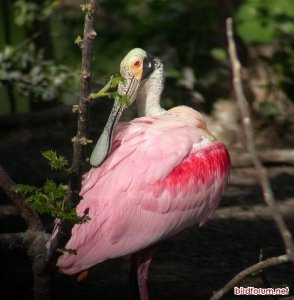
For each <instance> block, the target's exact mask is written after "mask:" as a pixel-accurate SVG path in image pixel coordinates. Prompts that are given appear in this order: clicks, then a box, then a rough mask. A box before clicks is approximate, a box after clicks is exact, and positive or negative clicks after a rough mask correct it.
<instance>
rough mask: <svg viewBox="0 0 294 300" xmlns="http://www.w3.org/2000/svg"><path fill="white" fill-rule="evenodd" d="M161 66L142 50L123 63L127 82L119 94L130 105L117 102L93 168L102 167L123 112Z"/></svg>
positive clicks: (95, 150)
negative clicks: (125, 98)
mask: <svg viewBox="0 0 294 300" xmlns="http://www.w3.org/2000/svg"><path fill="white" fill-rule="evenodd" d="M159 64H160V65H161V63H160V61H159V59H157V58H154V57H152V56H150V55H149V54H148V53H147V52H146V51H144V50H143V49H140V48H135V49H133V50H131V51H130V52H129V53H128V54H127V55H126V56H125V57H124V58H123V60H122V61H121V64H120V73H121V75H122V76H123V77H124V78H125V80H124V81H121V82H120V83H119V86H118V93H119V94H121V95H123V96H128V104H122V103H120V101H119V100H118V99H116V100H115V102H114V105H113V108H112V111H111V113H110V116H109V118H108V121H107V123H106V125H105V127H104V130H103V132H102V134H101V136H100V138H99V139H98V141H97V144H96V146H95V148H94V150H93V152H92V155H91V158H90V163H91V165H92V166H93V167H97V166H99V165H101V164H102V162H103V161H104V160H105V158H106V157H107V155H108V154H109V152H110V149H111V145H112V136H113V131H114V128H115V126H116V124H117V122H118V121H119V119H120V117H121V114H122V112H123V111H124V109H125V108H126V107H128V106H130V105H131V104H132V103H133V102H134V101H135V100H136V97H137V94H138V91H139V90H140V86H142V83H143V81H145V79H149V78H150V75H151V74H153V73H154V71H155V70H156V68H158V67H159ZM161 66H162V65H161Z"/></svg>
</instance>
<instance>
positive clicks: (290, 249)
mask: <svg viewBox="0 0 294 300" xmlns="http://www.w3.org/2000/svg"><path fill="white" fill-rule="evenodd" d="M226 30H227V38H228V49H229V56H230V61H231V66H232V72H233V86H234V90H235V94H236V98H237V103H238V106H239V110H240V114H241V119H242V125H243V130H244V133H245V139H246V145H247V148H248V151H249V153H250V156H251V159H252V162H253V165H254V167H255V169H256V172H257V176H258V179H259V184H260V186H261V189H262V194H263V198H264V201H265V202H266V204H267V205H268V206H269V208H270V210H271V213H272V216H273V218H274V220H275V222H276V224H277V227H278V229H279V231H280V234H281V236H282V238H283V240H284V243H285V246H286V253H287V254H289V257H290V259H291V261H292V262H294V245H293V241H292V235H291V232H290V231H289V230H288V228H287V226H286V223H285V221H284V219H283V217H282V215H281V213H280V211H279V209H278V206H277V203H276V201H275V198H274V194H273V191H272V188H271V185H270V182H269V179H268V176H267V173H266V169H265V168H264V167H263V165H262V164H261V162H260V159H259V157H258V153H257V151H256V146H255V142H254V140H255V139H254V133H253V127H252V122H251V118H250V113H249V105H248V102H247V99H246V98H245V95H244V91H243V86H242V82H241V64H240V61H239V59H238V57H237V51H236V46H235V41H234V38H233V26H232V19H231V18H228V19H227V20H226Z"/></svg>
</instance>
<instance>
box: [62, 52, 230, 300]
mask: <svg viewBox="0 0 294 300" xmlns="http://www.w3.org/2000/svg"><path fill="white" fill-rule="evenodd" d="M120 70H121V74H122V75H123V76H124V77H125V78H126V81H125V82H124V83H121V84H120V86H119V91H120V92H121V93H122V94H127V95H129V96H130V99H131V102H132V101H134V100H135V99H136V102H137V105H138V112H139V116H140V118H137V119H134V120H132V121H130V122H126V123H119V124H118V125H117V127H116V129H115V130H114V134H113V138H112V132H113V129H114V127H115V126H114V125H113V124H116V122H117V120H118V119H119V116H120V114H121V112H122V110H123V109H124V107H121V106H120V105H119V103H118V102H116V103H115V105H114V114H111V117H110V118H109V121H108V123H107V126H106V128H105V130H104V132H103V134H102V136H101V138H100V141H98V143H97V145H96V148H95V150H94V152H93V154H92V157H91V162H92V164H95V165H100V166H98V167H93V168H92V169H91V170H90V171H89V172H88V173H87V174H86V175H85V178H84V181H83V186H82V190H81V193H80V194H81V196H82V197H83V199H82V201H81V202H80V203H79V205H78V206H77V214H78V215H85V214H87V215H88V216H89V217H90V221H88V222H87V223H84V224H76V225H75V226H74V228H73V230H72V236H71V239H70V240H69V242H68V243H67V245H66V248H70V249H76V255H74V254H71V253H64V254H63V255H62V256H60V257H59V260H58V263H57V266H58V267H59V269H60V270H61V271H62V272H64V273H66V274H75V273H78V272H82V271H84V270H88V269H89V268H91V267H92V266H94V265H96V264H98V263H100V262H102V261H105V260H107V259H110V258H115V257H120V256H124V255H128V254H133V253H136V252H137V251H138V250H140V249H145V248H148V247H150V246H152V245H154V244H156V243H157V242H158V241H160V240H162V239H164V238H167V237H169V236H172V235H174V234H176V233H178V232H180V231H182V230H183V229H185V228H187V227H190V226H193V225H196V224H199V225H202V224H204V223H205V222H206V221H207V220H208V219H209V218H210V217H211V216H212V214H213V213H214V211H215V209H216V207H217V206H218V204H219V201H220V199H221V196H222V194H223V190H224V187H225V185H226V183H227V179H228V176H229V172H230V157H229V154H228V151H227V149H226V147H225V145H224V144H223V143H221V142H218V141H216V140H215V138H214V137H213V135H212V134H211V133H210V132H209V131H208V129H207V127H206V124H205V121H204V119H203V117H202V116H201V114H200V113H199V112H197V111H195V110H193V109H192V108H189V107H186V106H179V107H174V108H172V109H170V110H168V111H166V110H164V109H163V108H162V107H161V106H160V96H161V92H162V89H163V85H164V72H163V65H162V63H161V62H160V60H159V59H158V58H153V57H151V56H150V55H148V54H147V53H146V52H145V51H144V50H142V49H138V48H136V49H133V50H132V51H130V52H129V53H128V54H127V55H126V57H125V58H124V59H123V60H122V62H121V69H120ZM101 140H102V142H101ZM105 143H106V146H105V148H103V147H104V146H103V145H104V144H105ZM101 153H102V154H101ZM107 155H108V156H107ZM106 156H107V157H106ZM105 157H106V159H105ZM149 249H150V248H149ZM151 256H152V251H151V250H149V251H147V252H146V254H145V256H144V258H143V261H142V263H141V265H140V266H139V268H138V277H139V278H138V281H139V290H140V295H141V299H144V300H146V299H148V291H147V283H146V281H147V275H148V268H149V265H150V262H151Z"/></svg>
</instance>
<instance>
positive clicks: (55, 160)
mask: <svg viewBox="0 0 294 300" xmlns="http://www.w3.org/2000/svg"><path fill="white" fill-rule="evenodd" d="M42 155H43V156H44V157H45V158H47V159H48V160H49V165H50V167H51V169H52V170H66V168H67V166H68V161H67V159H66V158H65V157H64V156H62V155H57V153H56V151H53V150H47V151H44V152H42Z"/></svg>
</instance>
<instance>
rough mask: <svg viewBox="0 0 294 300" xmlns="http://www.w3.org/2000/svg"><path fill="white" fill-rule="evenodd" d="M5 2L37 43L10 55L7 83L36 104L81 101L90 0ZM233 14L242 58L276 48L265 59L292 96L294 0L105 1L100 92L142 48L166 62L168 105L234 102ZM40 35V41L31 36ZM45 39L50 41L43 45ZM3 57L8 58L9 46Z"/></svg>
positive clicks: (99, 24) (99, 22) (98, 59)
mask: <svg viewBox="0 0 294 300" xmlns="http://www.w3.org/2000/svg"><path fill="white" fill-rule="evenodd" d="M3 1H4V2H6V3H8V6H9V8H10V14H9V16H10V22H9V23H6V24H4V27H5V26H9V27H10V31H11V32H16V29H15V28H16V27H17V30H18V31H19V32H20V33H19V36H24V39H25V40H27V39H29V40H30V39H31V42H32V43H33V44H34V47H35V48H34V49H33V50H32V49H30V47H32V46H28V45H27V46H26V49H24V48H23V50H22V51H19V53H18V54H17V55H18V57H17V58H13V57H12V56H9V58H8V61H7V60H6V62H5V65H6V67H5V70H6V71H5V73H2V76H1V79H0V80H1V82H2V83H3V82H4V81H5V80H6V81H7V80H9V81H10V80H12V82H13V87H14V94H15V93H16V91H18V93H20V95H21V96H26V95H27V92H28V91H29V93H32V94H33V98H35V101H40V100H41V101H42V100H46V99H47V100H48V99H52V98H54V97H55V98H57V99H58V100H59V102H64V101H66V102H69V101H68V99H69V98H70V102H71V104H73V103H76V102H77V96H74V95H75V94H77V91H78V89H79V85H78V77H79V69H80V60H81V53H80V49H79V47H78V46H76V45H74V43H75V41H76V42H78V40H77V37H78V36H82V34H83V28H82V26H83V20H84V12H82V10H81V7H80V5H81V4H84V2H83V1H79V0H67V1H62V0H59V1H56V0H42V1H36V0H16V1H14V5H12V4H11V2H10V1H8V0H3ZM2 15H3V16H4V14H3V12H2ZM229 16H233V17H234V18H235V20H236V22H235V24H236V29H237V33H238V36H239V40H238V41H239V46H240V48H241V51H240V54H241V55H243V56H246V53H247V50H248V49H247V48H248V47H250V46H252V45H255V44H266V45H269V46H270V47H272V48H273V56H272V57H270V58H268V57H266V58H265V57H262V58H261V59H262V61H263V62H265V63H267V65H268V66H269V67H271V68H273V69H274V71H275V72H276V73H277V74H278V76H279V78H280V83H281V84H280V85H279V87H278V88H283V89H285V90H286V92H287V91H290V90H291V88H292V87H293V81H291V80H290V78H292V77H291V76H292V75H293V73H294V67H293V65H294V51H293V49H294V47H293V43H294V42H293V33H294V22H293V18H294V1H293V0H279V1H277V0H263V1H260V0H236V1H231V0H220V1H191V0H183V1H178V0H101V1H99V3H98V12H97V17H96V20H95V28H96V31H97V33H98V36H97V39H96V42H95V60H94V70H93V71H94V85H95V88H94V89H97V85H101V86H103V85H104V84H105V82H106V80H107V77H108V78H109V75H110V74H113V73H116V72H118V68H119V63H120V60H121V58H122V57H123V56H124V55H125V54H126V53H127V52H128V51H129V50H130V49H131V48H134V47H142V48H144V49H146V50H147V51H149V52H150V53H152V54H153V55H156V56H160V57H161V58H162V60H163V61H164V65H165V70H166V74H167V80H166V88H165V92H164V95H163V98H164V99H163V100H164V105H166V106H167V107H169V106H172V105H177V104H180V103H182V104H188V105H191V106H196V107H197V106H199V105H200V106H202V108H204V109H206V110H209V109H211V107H212V104H213V102H214V101H215V100H216V99H219V98H225V97H229V96H230V92H231V87H230V86H231V84H230V81H231V75H230V69H229V63H228V59H227V54H226V47H227V43H226V36H225V28H224V26H225V19H226V18H227V17H229ZM0 17H1V13H0ZM0 20H1V18H0ZM3 20H4V19H3ZM0 22H1V21H0ZM16 24H19V25H21V26H18V25H16ZM0 32H1V29H0ZM11 32H10V36H11V41H12V43H10V45H9V46H10V50H9V51H11V52H14V48H15V47H16V48H17V47H18V45H19V44H21V43H22V42H21V41H18V42H15V41H13V39H15V36H16V35H15V34H11ZM34 34H40V38H39V37H38V38H32V36H34ZM44 35H45V40H46V41H45V42H44V40H43V41H40V40H41V37H42V36H44ZM46 42H48V44H50V45H51V46H52V47H51V46H50V45H49V46H50V47H48V45H47V44H46ZM2 44H3V42H2ZM0 45H1V41H0ZM51 48H52V49H51ZM5 51H7V50H5ZM26 52H27V53H26ZM1 53H2V56H3V55H4V49H2V50H1ZM42 53H43V54H42ZM48 53H49V55H48ZM22 55H24V56H31V57H32V58H30V59H28V58H21V57H20V56H22ZM42 55H43V56H42ZM9 59H10V61H9ZM18 60H26V61H27V65H28V67H26V68H24V69H22V68H21V66H20V63H18V62H17V61H18ZM9 63H10V64H11V65H13V72H14V71H15V72H17V73H18V74H22V76H25V77H26V78H27V81H26V82H27V85H28V87H27V88H25V87H23V86H22V83H18V82H17V80H14V79H11V77H13V76H14V74H13V72H12V69H9V68H8V67H7V65H9ZM3 68H4V67H2V69H3ZM2 69H1V70H2ZM7 70H9V72H8V71H7ZM33 70H34V72H32V71H33ZM5 76H6V77H5ZM98 79H99V80H98ZM36 85H38V87H36ZM6 86H7V85H6ZM20 86H22V87H21V88H20ZM65 92H69V93H71V95H72V96H71V97H68V94H67V93H65ZM0 93H1V91H0ZM289 93H290V92H288V95H289ZM64 96H66V97H64ZM65 98H66V99H65ZM265 100H266V99H265Z"/></svg>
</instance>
